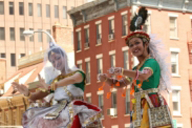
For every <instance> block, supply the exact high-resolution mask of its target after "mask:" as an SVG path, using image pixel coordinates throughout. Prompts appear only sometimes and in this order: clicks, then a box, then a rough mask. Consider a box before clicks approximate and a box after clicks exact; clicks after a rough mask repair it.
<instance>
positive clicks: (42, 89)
mask: <svg viewBox="0 0 192 128" xmlns="http://www.w3.org/2000/svg"><path fill="white" fill-rule="evenodd" d="M37 90H39V91H41V92H47V91H48V90H47V89H44V88H38V89H37Z"/></svg>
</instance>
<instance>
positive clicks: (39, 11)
mask: <svg viewBox="0 0 192 128" xmlns="http://www.w3.org/2000/svg"><path fill="white" fill-rule="evenodd" d="M37 16H38V17H41V16H42V12H41V4H37Z"/></svg>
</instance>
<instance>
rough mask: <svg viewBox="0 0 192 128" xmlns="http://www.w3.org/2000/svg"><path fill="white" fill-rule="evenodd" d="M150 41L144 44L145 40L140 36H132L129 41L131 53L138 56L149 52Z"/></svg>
mask: <svg viewBox="0 0 192 128" xmlns="http://www.w3.org/2000/svg"><path fill="white" fill-rule="evenodd" d="M147 47H148V43H145V44H143V41H142V40H141V39H140V38H132V39H131V40H130V41H129V49H130V51H131V53H132V54H133V55H134V56H136V57H139V56H142V55H143V54H144V53H145V52H147Z"/></svg>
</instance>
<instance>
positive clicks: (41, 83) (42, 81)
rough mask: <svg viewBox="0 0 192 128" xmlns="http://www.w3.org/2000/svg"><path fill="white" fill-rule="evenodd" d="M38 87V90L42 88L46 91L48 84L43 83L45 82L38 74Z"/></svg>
mask: <svg viewBox="0 0 192 128" xmlns="http://www.w3.org/2000/svg"><path fill="white" fill-rule="evenodd" d="M38 78H39V82H40V85H38V86H39V87H40V88H43V89H45V90H48V86H49V85H48V84H46V83H45V80H44V79H43V78H41V76H40V74H38Z"/></svg>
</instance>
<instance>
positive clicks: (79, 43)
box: [77, 31, 81, 50]
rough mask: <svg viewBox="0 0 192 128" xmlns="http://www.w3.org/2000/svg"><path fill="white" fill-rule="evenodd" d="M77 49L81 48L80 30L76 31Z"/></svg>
mask: <svg viewBox="0 0 192 128" xmlns="http://www.w3.org/2000/svg"><path fill="white" fill-rule="evenodd" d="M77 50H81V31H79V32H77Z"/></svg>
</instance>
